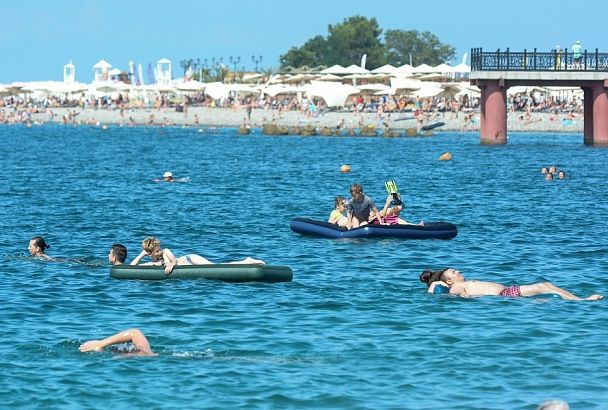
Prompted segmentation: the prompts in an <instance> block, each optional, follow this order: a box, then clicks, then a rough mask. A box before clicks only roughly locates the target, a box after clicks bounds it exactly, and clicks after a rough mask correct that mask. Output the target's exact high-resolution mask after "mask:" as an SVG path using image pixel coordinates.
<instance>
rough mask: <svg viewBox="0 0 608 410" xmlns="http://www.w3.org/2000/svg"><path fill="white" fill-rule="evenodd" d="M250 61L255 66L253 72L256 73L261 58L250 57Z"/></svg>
mask: <svg viewBox="0 0 608 410" xmlns="http://www.w3.org/2000/svg"><path fill="white" fill-rule="evenodd" d="M251 61H252V62H253V63H254V64H255V72H256V73H257V72H258V64H259V63H261V62H262V56H259V57H258V58H256V57H255V56H251Z"/></svg>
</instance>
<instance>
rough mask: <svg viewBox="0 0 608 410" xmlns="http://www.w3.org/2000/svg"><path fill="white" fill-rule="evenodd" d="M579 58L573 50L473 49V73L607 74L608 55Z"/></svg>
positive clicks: (582, 54)
mask: <svg viewBox="0 0 608 410" xmlns="http://www.w3.org/2000/svg"><path fill="white" fill-rule="evenodd" d="M577 57H578V58H575V56H574V53H573V52H572V51H568V49H564V50H551V51H549V52H539V51H537V50H536V48H535V49H534V50H532V51H528V50H524V51H511V50H509V49H508V48H507V49H506V50H500V49H498V50H496V51H483V50H482V49H481V48H472V49H471V71H606V72H608V53H600V52H598V50H597V48H596V49H595V51H592V52H588V51H587V50H585V51H583V52H582V53H581V54H580V57H579V56H577Z"/></svg>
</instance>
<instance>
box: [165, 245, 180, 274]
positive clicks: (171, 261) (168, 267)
mask: <svg viewBox="0 0 608 410" xmlns="http://www.w3.org/2000/svg"><path fill="white" fill-rule="evenodd" d="M163 259H164V261H165V273H166V274H167V275H170V274H171V272H173V268H175V267H176V266H177V258H176V257H175V255H174V254H173V252H171V249H167V248H165V249H163Z"/></svg>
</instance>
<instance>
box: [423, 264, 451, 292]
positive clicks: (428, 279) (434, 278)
mask: <svg viewBox="0 0 608 410" xmlns="http://www.w3.org/2000/svg"><path fill="white" fill-rule="evenodd" d="M448 269H449V268H445V269H442V270H435V271H432V270H430V269H426V270H424V271H422V273H421V274H420V282H423V283H426V286H427V287H429V286H431V283H433V282H438V281H440V280H441V276H442V275H443V272H445V271H446V270H448Z"/></svg>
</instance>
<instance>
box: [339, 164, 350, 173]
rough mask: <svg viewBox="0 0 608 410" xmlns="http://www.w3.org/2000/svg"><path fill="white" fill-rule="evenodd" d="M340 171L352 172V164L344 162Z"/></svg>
mask: <svg viewBox="0 0 608 410" xmlns="http://www.w3.org/2000/svg"><path fill="white" fill-rule="evenodd" d="M340 172H342V173H344V174H346V173H347V172H350V165H348V164H344V165H342V166H341V167H340Z"/></svg>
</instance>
